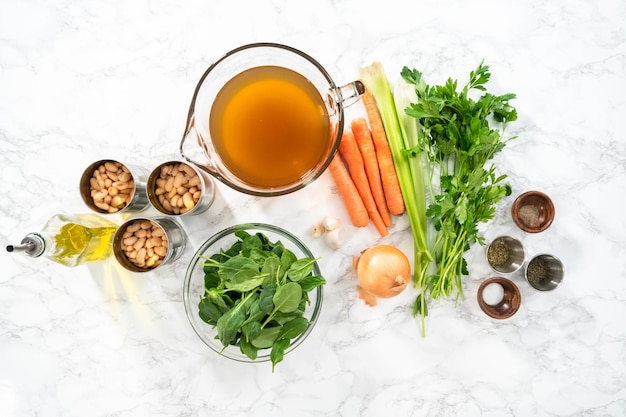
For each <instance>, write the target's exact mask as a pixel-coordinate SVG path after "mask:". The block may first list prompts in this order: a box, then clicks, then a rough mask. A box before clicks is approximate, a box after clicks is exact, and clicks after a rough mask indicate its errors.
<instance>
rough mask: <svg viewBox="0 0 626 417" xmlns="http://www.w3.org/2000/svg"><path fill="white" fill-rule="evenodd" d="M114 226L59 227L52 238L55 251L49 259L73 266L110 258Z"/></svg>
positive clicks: (78, 225) (67, 225) (71, 225)
mask: <svg viewBox="0 0 626 417" xmlns="http://www.w3.org/2000/svg"><path fill="white" fill-rule="evenodd" d="M116 230H117V227H116V226H103V227H86V226H83V225H81V224H77V223H67V224H64V225H63V226H61V228H60V229H59V231H58V232H57V234H56V235H54V236H53V239H54V242H55V245H54V246H55V249H54V250H53V251H52V252H51V253H50V255H49V258H50V259H51V260H53V261H55V262H58V263H60V264H64V265H67V266H74V265H78V264H83V263H89V262H96V261H101V260H104V259H107V258H108V257H109V256H111V253H112V250H113V249H112V245H111V241H112V240H113V234H114V233H115V231H116Z"/></svg>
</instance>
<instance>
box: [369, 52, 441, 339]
mask: <svg viewBox="0 0 626 417" xmlns="http://www.w3.org/2000/svg"><path fill="white" fill-rule="evenodd" d="M359 76H360V79H361V81H362V82H363V84H364V85H365V88H367V90H369V92H370V93H371V95H372V97H373V98H374V101H375V102H376V107H377V108H378V111H379V113H380V115H381V118H382V121H383V126H384V128H385V133H386V134H387V140H388V142H389V148H390V149H391V155H392V157H393V162H394V165H395V167H396V171H397V173H398V180H399V183H400V189H401V191H402V195H403V198H404V204H405V207H406V212H407V215H408V218H409V224H410V226H411V231H412V236H413V243H414V271H413V283H414V286H415V287H417V288H420V290H421V293H420V295H419V296H418V299H417V300H416V302H415V305H414V307H413V313H414V315H417V314H419V315H420V316H421V321H422V336H425V335H426V330H425V317H426V315H427V314H428V310H427V308H426V286H427V284H426V276H427V271H428V266H429V265H430V263H431V262H432V261H433V258H432V256H431V254H430V252H429V248H428V239H427V229H426V190H425V186H424V173H423V169H422V162H421V155H420V154H419V151H418V148H417V145H418V136H417V132H418V128H417V125H416V120H415V119H414V118H409V117H408V116H406V117H405V113H404V110H403V109H404V108H406V107H408V104H409V103H410V101H408V102H407V101H406V100H409V98H408V97H409V96H407V95H406V94H404V95H400V94H398V100H399V101H400V102H398V103H396V101H395V99H394V95H393V93H392V91H391V88H390V86H389V81H388V79H387V76H386V74H385V71H384V69H383V66H382V64H381V63H380V62H374V63H372V64H370V65H369V66H366V67H361V68H360V69H359ZM399 115H400V116H399Z"/></svg>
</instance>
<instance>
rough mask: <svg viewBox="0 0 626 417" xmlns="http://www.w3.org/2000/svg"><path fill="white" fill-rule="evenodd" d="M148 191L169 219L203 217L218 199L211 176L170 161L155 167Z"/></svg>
mask: <svg viewBox="0 0 626 417" xmlns="http://www.w3.org/2000/svg"><path fill="white" fill-rule="evenodd" d="M146 187H147V189H148V198H149V199H150V202H151V203H152V205H153V206H154V208H155V209H157V210H158V211H159V212H161V213H163V214H166V215H169V216H182V215H189V216H191V215H196V214H200V213H203V212H205V211H206V210H207V209H208V208H209V207H210V206H211V204H213V200H214V199H215V183H214V182H213V179H212V178H211V176H210V175H209V174H207V173H205V172H204V171H202V170H200V169H197V168H196V167H194V166H192V165H191V164H188V163H186V162H182V161H168V162H164V163H162V164H161V165H159V166H158V167H156V168H155V169H154V170H152V172H151V173H150V176H149V177H148V183H147V186H146Z"/></svg>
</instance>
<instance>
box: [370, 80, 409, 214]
mask: <svg viewBox="0 0 626 417" xmlns="http://www.w3.org/2000/svg"><path fill="white" fill-rule="evenodd" d="M361 100H362V101H363V105H364V106H365V111H366V113H367V118H368V120H369V122H370V128H371V130H372V140H373V141H374V146H375V147H376V155H377V157H378V166H379V168H380V174H381V178H382V182H383V189H384V190H385V199H386V201H387V207H388V208H389V212H390V213H391V214H394V215H396V216H399V215H400V214H402V213H404V210H405V207H404V198H403V197H402V190H401V189H400V182H399V180H398V173H397V172H396V166H395V165H394V163H393V157H392V156H391V150H390V148H389V142H388V141H387V134H386V133H385V127H384V126H383V121H382V119H381V117H380V113H379V112H378V107H376V102H375V101H374V97H373V96H372V93H371V92H370V91H369V90H367V89H366V90H365V92H364V93H363V95H362V96H361Z"/></svg>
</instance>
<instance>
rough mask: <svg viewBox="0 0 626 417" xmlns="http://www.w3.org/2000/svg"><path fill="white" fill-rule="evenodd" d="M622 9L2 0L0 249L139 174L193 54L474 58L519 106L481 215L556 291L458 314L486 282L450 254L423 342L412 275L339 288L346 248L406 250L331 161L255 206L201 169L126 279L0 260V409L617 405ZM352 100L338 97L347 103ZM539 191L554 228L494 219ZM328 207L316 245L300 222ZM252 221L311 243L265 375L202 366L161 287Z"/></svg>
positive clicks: (452, 65)
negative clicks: (498, 192) (281, 46)
mask: <svg viewBox="0 0 626 417" xmlns="http://www.w3.org/2000/svg"><path fill="white" fill-rule="evenodd" d="M624 22H626V3H624V1H622V0H573V1H564V0H556V1H545V0H521V1H516V2H504V1H500V2H494V1H460V0H444V1H434V0H430V1H400V0H389V1H380V2H373V1H363V2H361V1H354V0H335V1H331V0H321V1H315V2H313V1H311V2H295V1H293V2H288V1H285V0H274V1H238V0H235V1H200V0H190V1H182V2H181V1H173V0H137V1H120V0H113V1H107V2H102V1H94V0H86V1H77V0H52V1H42V0H23V1H14V0H0V179H1V184H2V186H0V241H1V242H0V243H2V246H3V247H4V246H5V245H6V244H8V243H15V242H16V241H19V240H20V239H21V238H22V237H23V235H24V234H25V233H27V232H30V231H36V230H39V229H40V228H41V227H42V226H43V224H44V223H45V221H46V220H47V219H48V218H49V217H50V216H52V215H53V214H55V213H59V212H67V213H72V212H87V208H86V207H85V206H84V204H83V203H82V200H81V198H80V196H79V193H78V180H79V177H80V175H81V173H82V171H83V169H84V168H85V167H86V166H87V165H88V164H90V163H91V162H93V161H96V160H99V159H102V158H113V159H118V160H121V161H126V162H127V163H132V164H137V165H140V166H144V167H146V168H147V169H150V168H151V167H155V166H156V165H158V164H160V163H161V162H163V161H166V160H169V159H172V158H177V157H178V156H179V155H178V145H179V142H180V138H181V137H182V133H183V130H184V127H185V123H186V117H187V111H188V107H189V102H190V100H191V95H192V93H193V89H194V87H195V85H196V82H197V81H198V79H199V77H200V76H201V74H202V73H203V72H204V70H205V69H206V68H207V67H208V65H210V63H211V62H213V60H215V59H216V58H218V57H219V56H221V55H222V54H223V53H225V52H226V51H228V50H230V49H232V48H234V47H237V46H240V45H242V44H246V43H251V42H264V41H268V42H280V43H285V44H288V45H290V46H293V47H296V48H299V49H301V50H303V51H305V52H307V53H308V54H310V55H312V56H313V57H315V58H316V59H317V60H318V61H319V62H320V63H321V64H322V65H324V66H325V67H326V68H327V70H328V71H329V72H330V73H331V74H332V76H333V78H334V79H335V80H336V81H337V82H338V83H345V82H349V81H351V80H353V79H355V78H356V77H357V76H358V68H359V67H360V66H363V65H367V64H369V63H371V62H373V61H380V62H382V63H383V65H384V67H385V70H386V72H387V74H388V76H389V78H390V80H391V81H392V82H396V81H397V80H398V79H399V72H400V69H401V68H402V67H403V66H404V65H407V66H409V67H412V68H417V69H420V70H421V71H423V72H424V75H425V77H426V78H427V80H428V81H429V82H430V83H432V84H436V83H442V82H444V81H445V80H446V78H448V77H452V78H455V79H459V80H466V77H467V74H468V73H469V71H470V70H472V69H474V68H475V67H476V66H477V64H478V63H479V62H480V61H481V60H483V59H484V60H485V62H486V63H487V64H488V65H489V66H490V67H491V71H492V79H491V81H490V83H489V88H490V91H493V92H494V93H497V94H503V93H508V92H512V93H515V94H517V99H516V100H514V102H513V103H512V104H514V106H515V107H516V108H517V110H518V113H519V120H518V121H516V122H515V123H513V124H511V125H510V126H509V128H508V129H509V130H508V132H507V133H510V134H511V135H517V136H518V138H517V139H516V140H514V141H512V142H510V143H509V144H508V145H507V147H506V148H505V149H504V151H503V152H501V153H500V154H499V155H498V156H497V158H496V160H495V162H496V165H497V167H498V172H500V173H502V174H506V175H508V176H509V181H510V183H511V185H512V187H513V195H512V196H510V197H507V198H505V199H504V200H503V201H502V202H501V203H500V204H499V205H498V208H497V212H496V217H495V218H494V219H493V220H492V221H491V222H489V223H488V224H485V225H483V226H481V235H482V236H484V237H485V238H486V239H487V240H489V239H492V238H494V237H496V236H497V235H500V234H510V235H512V236H515V237H518V238H519V239H520V240H522V242H523V243H524V245H525V248H526V250H527V252H528V254H534V253H540V252H549V253H553V254H555V255H556V256H558V257H559V258H560V259H561V260H562V261H563V263H564V265H565V270H566V273H565V280H564V283H563V285H562V286H561V287H560V288H558V289H557V290H556V291H553V292H549V293H540V292H536V291H534V290H532V289H531V288H530V287H529V286H528V285H527V284H526V283H525V282H524V280H523V277H522V276H521V275H520V274H513V275H511V276H509V278H510V279H512V280H513V281H514V282H515V283H516V284H517V285H518V286H519V288H520V291H521V295H522V305H521V307H520V310H519V311H518V312H517V314H516V315H514V316H513V317H511V318H510V319H507V320H502V321H498V320H494V319H491V318H489V317H488V316H487V315H485V314H484V313H483V312H482V311H481V310H480V308H479V307H478V304H477V301H476V291H477V289H478V286H479V285H480V283H481V282H482V281H483V280H484V279H486V278H488V277H489V276H492V275H494V273H493V272H491V271H490V269H489V268H488V266H487V265H486V262H485V258H484V248H483V247H480V246H477V245H475V246H473V247H472V248H471V250H470V251H469V252H468V253H467V254H466V256H467V260H468V263H469V268H470V274H469V275H468V276H466V277H464V290H465V296H466V298H465V300H463V301H459V302H458V303H457V304H455V303H454V301H453V300H442V301H440V302H436V303H432V304H431V306H430V315H429V316H428V319H427V321H426V325H427V329H426V330H427V334H426V337H422V336H421V334H420V326H419V321H418V320H416V319H414V318H413V317H412V314H411V304H412V302H413V300H414V299H415V296H416V294H417V290H415V289H413V288H409V289H407V290H406V291H405V292H404V293H402V294H401V295H400V296H398V297H396V298H392V299H388V300H383V301H381V302H380V304H379V305H378V306H377V307H375V308H370V307H367V306H365V305H364V303H363V302H362V301H361V300H359V299H358V298H357V293H356V282H355V279H354V278H353V277H352V276H351V273H350V272H351V261H352V257H353V256H355V254H358V253H359V252H360V251H361V250H363V249H364V248H366V247H369V246H371V245H374V244H376V243H379V242H385V243H390V244H393V245H397V246H399V247H401V248H403V249H405V250H407V252H410V251H411V248H412V246H411V245H412V241H411V234H410V229H409V225H408V220H407V218H406V216H401V217H397V218H395V219H394V224H393V225H392V227H391V228H390V232H391V233H390V235H389V236H388V237H386V238H384V239H381V238H379V236H378V234H377V233H376V230H375V229H374V228H373V226H369V227H367V228H363V229H355V228H353V227H351V226H350V225H349V220H348V217H347V215H346V212H345V210H344V209H343V206H342V205H341V202H340V200H339V197H338V195H337V192H336V188H335V187H334V184H333V182H332V179H331V178H330V176H329V173H325V174H324V175H322V176H321V177H320V178H319V179H318V180H317V181H316V182H314V183H313V184H312V185H310V186H308V187H307V188H305V189H303V190H301V191H298V192H296V193H293V194H290V195H287V196H283V197H276V198H270V199H260V198H254V197H249V196H245V195H243V194H240V193H237V192H235V191H233V190H231V189H229V188H227V187H225V186H224V185H223V184H218V193H217V197H216V200H215V203H214V204H213V206H212V207H211V208H210V209H209V210H208V211H207V212H206V213H204V214H202V215H200V216H197V217H195V218H192V219H186V220H185V221H184V224H183V227H184V228H185V230H186V232H187V235H188V241H187V248H186V250H185V252H184V253H183V256H182V257H181V258H180V259H179V260H178V261H176V262H175V263H174V264H173V265H171V266H170V267H168V268H164V269H162V270H159V271H157V272H152V273H146V274H133V273H128V272H125V271H124V270H122V269H121V268H120V267H119V266H118V265H117V264H116V262H115V261H114V260H112V259H111V260H107V261H105V262H102V263H98V264H90V265H87V266H79V267H76V268H66V267H63V266H61V265H57V264H55V263H52V262H50V261H48V260H46V259H43V258H40V259H29V258H26V257H23V256H21V255H18V254H13V255H11V254H8V253H7V252H6V251H4V250H2V252H0V265H1V266H0V268H1V272H0V415H1V416H5V417H13V416H20V417H21V416H24V417H26V416H28V417H32V416H42V417H44V416H45V417H51V416H52V417H54V416H64V417H65V416H67V417H70V416H80V417H83V416H117V417H127V416H128V417H131V416H132V417H134V416H205V415H206V416H217V415H219V416H236V417H243V416H246V417H248V416H264V417H265V416H273V417H278V416H328V417H331V416H333V417H335V416H343V417H347V416H363V417H378V416H407V417H408V416H412V417H422V416H423V417H444V416H464V417H478V416H487V417H500V416H589V417H591V416H594V417H595V416H624V415H626V265H625V263H626V256H625V254H626V239H625V238H624V236H625V233H626V222H625V221H624V215H623V203H624V201H625V197H626V194H625V190H626V128H625V127H624V126H625V124H624V119H625V117H626V25H625V23H624ZM353 110H355V111H356V110H358V109H353ZM530 189H537V190H541V191H544V192H546V193H547V194H549V195H550V196H551V197H552V199H553V201H554V204H555V206H556V218H555V221H554V223H553V225H552V226H551V227H550V228H549V229H548V230H547V231H545V232H543V233H540V234H535V235H531V234H526V233H524V232H522V231H521V230H519V229H517V228H516V227H515V225H514V224H513V222H512V221H511V218H510V208H511V204H512V202H513V200H514V198H515V196H516V195H519V194H520V193H522V192H524V191H526V190H530ZM326 215H333V216H337V217H339V218H340V219H341V221H342V223H343V225H344V229H343V234H342V245H341V247H340V248H339V249H338V250H336V251H333V250H331V249H330V248H329V247H327V246H326V245H325V244H324V243H323V241H322V240H320V239H315V238H314V237H313V236H312V234H311V226H312V225H313V224H314V223H315V222H317V221H318V220H320V219H321V218H322V217H324V216H326ZM249 221H255V222H267V223H273V224H276V225H278V226H281V227H283V228H285V229H287V230H289V231H291V232H292V233H294V234H296V235H298V236H299V237H300V238H301V239H302V240H304V241H305V243H306V244H307V245H309V246H310V248H311V249H312V250H313V252H314V253H316V254H317V255H318V256H320V257H321V260H320V266H321V268H322V272H323V273H324V275H325V277H326V279H327V281H328V283H327V285H326V287H325V296H324V305H323V309H322V312H321V316H320V318H319V321H318V322H317V325H316V327H315V328H314V330H313V332H312V333H311V334H310V335H309V337H308V339H307V340H306V341H305V343H304V344H302V345H301V346H299V347H298V348H297V349H296V350H295V351H293V352H291V353H289V354H288V355H287V357H286V358H285V360H284V361H283V362H282V363H280V364H279V365H278V366H277V368H276V372H275V373H273V374H272V372H271V367H270V366H268V363H260V364H247V363H239V362H235V361H232V360H229V359H226V358H223V357H219V356H218V355H217V354H215V353H214V352H213V351H211V350H209V349H208V348H207V347H206V346H205V345H203V343H202V342H201V341H200V340H199V338H198V337H197V336H196V335H195V333H194V332H193V330H192V328H191V326H190V325H189V323H188V321H187V318H186V315H185V310H184V307H183V303H182V280H183V277H184V272H185V269H186V266H187V264H188V262H189V261H190V259H191V255H192V254H193V252H194V251H195V249H196V248H197V247H198V246H199V245H200V244H201V243H202V242H203V241H204V240H206V239H207V238H208V237H209V236H211V235H212V234H213V233H215V232H217V231H218V230H220V229H222V228H224V227H226V226H230V225H232V224H236V223H241V222H249Z"/></svg>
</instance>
